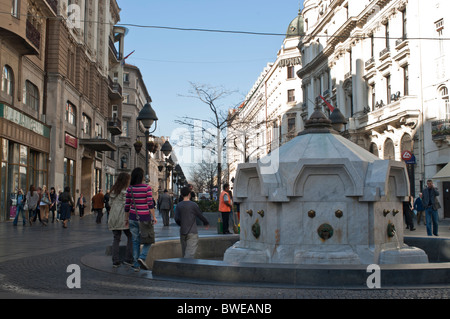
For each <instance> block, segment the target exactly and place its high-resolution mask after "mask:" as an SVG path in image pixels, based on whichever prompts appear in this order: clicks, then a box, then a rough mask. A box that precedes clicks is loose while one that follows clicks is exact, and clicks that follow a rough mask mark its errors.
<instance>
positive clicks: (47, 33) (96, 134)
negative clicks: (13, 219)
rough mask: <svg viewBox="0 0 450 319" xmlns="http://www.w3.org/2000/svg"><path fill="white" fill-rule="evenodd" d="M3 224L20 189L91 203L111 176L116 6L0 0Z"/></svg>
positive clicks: (117, 65)
mask: <svg viewBox="0 0 450 319" xmlns="http://www.w3.org/2000/svg"><path fill="white" fill-rule="evenodd" d="M0 12H1V19H0V67H1V69H2V74H1V76H2V78H1V92H0V145H1V149H2V152H1V155H0V162H1V170H0V180H1V181H2V182H1V185H0V194H1V195H0V196H1V198H0V203H1V204H0V220H8V219H9V217H10V213H9V207H10V205H11V204H13V200H10V199H11V198H13V197H14V194H15V193H16V192H17V189H19V188H21V189H23V190H25V191H26V190H27V189H28V188H29V187H30V185H35V186H43V185H46V186H47V187H48V188H50V187H55V188H56V189H57V190H58V189H63V188H64V187H65V186H69V187H70V189H71V192H72V195H73V197H74V198H75V197H78V196H79V194H80V193H83V194H84V195H85V196H86V197H88V198H90V197H91V196H92V195H93V194H94V193H95V191H96V190H98V189H103V190H106V189H108V188H109V187H110V186H111V185H112V184H113V182H114V176H115V175H116V161H117V156H116V146H115V145H114V142H113V137H114V136H116V135H119V134H121V133H122V125H121V117H122V98H123V95H122V94H123V93H122V79H123V71H122V69H123V68H122V59H123V44H124V38H125V33H126V30H125V29H124V28H120V27H116V26H115V24H116V23H117V22H118V21H119V20H120V8H119V7H118V4H117V2H116V0H101V1H87V0H77V1H73V0H45V1H33V0H14V1H11V0H1V1H0Z"/></svg>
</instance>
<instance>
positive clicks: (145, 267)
mask: <svg viewBox="0 0 450 319" xmlns="http://www.w3.org/2000/svg"><path fill="white" fill-rule="evenodd" d="M138 263H139V265H141V267H142V268H144V269H145V270H148V266H147V264H146V263H145V261H144V260H143V259H142V258H138Z"/></svg>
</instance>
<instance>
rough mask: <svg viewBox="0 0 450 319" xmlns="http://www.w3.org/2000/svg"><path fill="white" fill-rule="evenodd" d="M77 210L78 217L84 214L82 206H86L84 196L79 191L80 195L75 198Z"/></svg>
mask: <svg viewBox="0 0 450 319" xmlns="http://www.w3.org/2000/svg"><path fill="white" fill-rule="evenodd" d="M76 207H78V211H79V213H80V218H83V216H84V208H85V207H86V197H84V196H83V193H80V197H78V199H77V206H76Z"/></svg>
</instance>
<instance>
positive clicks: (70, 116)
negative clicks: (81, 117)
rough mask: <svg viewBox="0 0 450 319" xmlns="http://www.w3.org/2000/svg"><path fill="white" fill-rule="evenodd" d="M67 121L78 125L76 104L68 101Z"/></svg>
mask: <svg viewBox="0 0 450 319" xmlns="http://www.w3.org/2000/svg"><path fill="white" fill-rule="evenodd" d="M65 120H66V122H68V123H70V124H72V125H76V122H77V111H76V109H75V105H73V104H72V103H70V102H69V101H67V103H66V115H65Z"/></svg>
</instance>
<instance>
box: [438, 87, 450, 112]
mask: <svg viewBox="0 0 450 319" xmlns="http://www.w3.org/2000/svg"><path fill="white" fill-rule="evenodd" d="M439 93H440V95H441V99H442V102H443V106H444V112H445V119H446V120H449V119H450V103H449V96H448V88H447V87H446V86H444V87H442V88H441V89H440V90H439Z"/></svg>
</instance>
